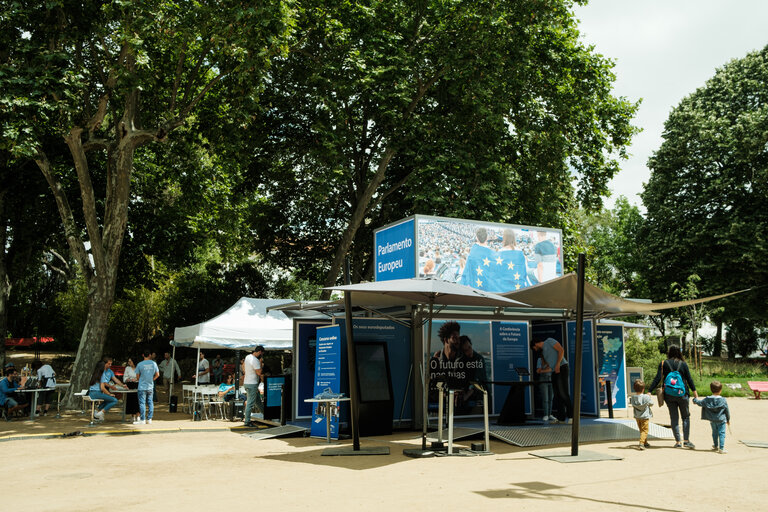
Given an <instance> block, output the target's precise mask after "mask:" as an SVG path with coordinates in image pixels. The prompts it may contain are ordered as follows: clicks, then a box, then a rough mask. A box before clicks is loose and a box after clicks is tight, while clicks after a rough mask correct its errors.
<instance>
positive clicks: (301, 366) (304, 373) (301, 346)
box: [293, 321, 328, 418]
mask: <svg viewBox="0 0 768 512" xmlns="http://www.w3.org/2000/svg"><path fill="white" fill-rule="evenodd" d="M324 325H328V323H327V322H323V323H318V322H306V321H299V322H297V323H296V353H295V354H294V359H293V370H294V376H293V378H294V383H293V404H294V407H295V411H296V412H295V415H296V416H295V417H297V418H307V417H310V416H312V409H313V407H312V404H311V403H309V402H305V401H304V400H305V399H307V398H312V397H313V396H314V390H315V357H316V356H317V329H318V327H322V326H324Z"/></svg>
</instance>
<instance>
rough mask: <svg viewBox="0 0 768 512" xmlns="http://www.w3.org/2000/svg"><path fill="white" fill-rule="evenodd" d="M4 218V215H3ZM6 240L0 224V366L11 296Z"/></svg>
mask: <svg viewBox="0 0 768 512" xmlns="http://www.w3.org/2000/svg"><path fill="white" fill-rule="evenodd" d="M5 195H6V191H5V190H3V191H0V214H2V212H3V210H4V208H5ZM3 219H5V216H3ZM7 242H8V225H7V224H5V223H3V225H2V226H0V244H2V247H0V368H4V367H5V337H6V336H7V335H8V299H9V297H10V296H11V280H10V278H9V277H8V266H7V258H6V256H7V255H6V252H5V249H6V247H7Z"/></svg>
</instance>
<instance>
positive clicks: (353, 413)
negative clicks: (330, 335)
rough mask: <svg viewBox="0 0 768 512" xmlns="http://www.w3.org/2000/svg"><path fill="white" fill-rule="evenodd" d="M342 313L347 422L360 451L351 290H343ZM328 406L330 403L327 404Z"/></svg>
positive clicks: (353, 443) (353, 442) (357, 449)
mask: <svg viewBox="0 0 768 512" xmlns="http://www.w3.org/2000/svg"><path fill="white" fill-rule="evenodd" d="M344 313H345V315H346V320H347V321H346V324H347V326H346V327H347V373H349V398H350V401H349V405H350V407H349V408H350V412H349V422H350V425H351V426H352V449H353V450H354V451H356V452H357V451H360V431H359V428H358V427H359V426H358V418H359V414H360V407H359V402H358V396H357V363H356V361H355V346H354V345H355V341H354V339H353V338H352V292H349V291H345V292H344ZM328 406H330V404H328Z"/></svg>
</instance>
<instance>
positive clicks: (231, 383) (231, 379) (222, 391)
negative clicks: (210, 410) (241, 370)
mask: <svg viewBox="0 0 768 512" xmlns="http://www.w3.org/2000/svg"><path fill="white" fill-rule="evenodd" d="M219 398H221V399H222V400H223V401H225V402H231V401H232V400H234V399H235V376H234V375H233V374H231V373H230V374H229V375H227V382H226V383H224V382H222V383H221V384H219Z"/></svg>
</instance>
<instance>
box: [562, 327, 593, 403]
mask: <svg viewBox="0 0 768 512" xmlns="http://www.w3.org/2000/svg"><path fill="white" fill-rule="evenodd" d="M592 327H593V325H592V320H585V321H584V324H583V325H582V360H581V413H582V414H591V415H595V416H597V415H598V410H597V389H596V385H597V374H596V373H595V343H594V339H593V337H592ZM567 330H568V368H569V370H570V375H569V377H570V379H571V399H572V400H574V405H575V404H576V397H575V396H573V382H574V376H575V373H576V322H573V321H572V322H567Z"/></svg>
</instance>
